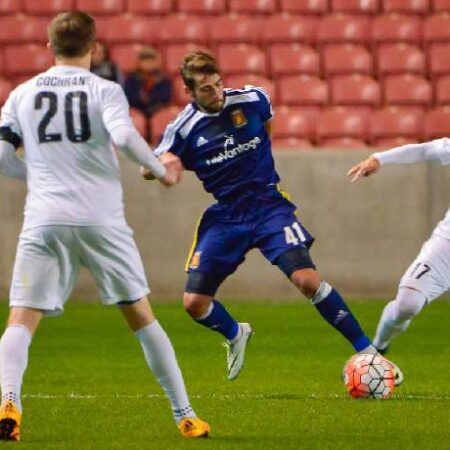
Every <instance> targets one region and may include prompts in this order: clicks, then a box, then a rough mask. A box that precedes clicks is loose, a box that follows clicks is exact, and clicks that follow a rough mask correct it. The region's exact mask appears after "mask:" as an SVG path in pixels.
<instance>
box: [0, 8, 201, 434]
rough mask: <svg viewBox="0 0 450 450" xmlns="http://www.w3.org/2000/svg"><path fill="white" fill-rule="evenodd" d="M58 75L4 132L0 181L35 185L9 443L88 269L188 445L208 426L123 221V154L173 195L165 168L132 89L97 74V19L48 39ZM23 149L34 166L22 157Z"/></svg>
mask: <svg viewBox="0 0 450 450" xmlns="http://www.w3.org/2000/svg"><path fill="white" fill-rule="evenodd" d="M48 34H49V48H50V49H51V51H52V52H53V54H54V57H55V65H54V66H53V67H51V68H50V69H49V70H48V71H46V72H44V73H41V74H39V75H37V76H35V77H34V78H32V79H31V80H29V81H27V82H26V83H24V84H22V85H20V86H18V87H17V88H16V89H15V90H14V91H13V92H12V93H11V94H10V96H9V98H8V100H7V102H6V104H5V106H4V108H3V110H2V114H1V120H0V172H1V173H2V174H4V175H7V176H10V177H14V178H18V179H21V180H26V182H27V185H28V195H27V199H26V205H25V214H24V215H25V219H24V224H23V229H22V231H21V234H20V239H19V244H18V248H17V255H16V262H15V266H14V273H13V279H12V283H11V293H10V306H11V310H10V315H9V318H8V324H7V328H6V330H5V332H4V334H3V336H2V338H1V341H0V384H1V391H2V400H1V406H0V440H19V438H20V422H21V415H22V408H21V402H20V391H21V385H22V379H23V375H24V372H25V369H26V366H27V359H28V348H29V345H30V343H31V339H32V336H33V334H34V332H35V331H36V329H37V327H38V325H39V322H40V320H41V318H42V316H43V315H55V314H60V313H62V311H63V307H64V303H65V302H66V300H67V299H68V297H69V295H70V294H71V292H72V289H73V286H74V283H75V281H76V278H77V275H78V272H79V269H80V267H81V266H85V267H87V269H88V270H89V271H90V272H91V274H92V275H93V277H94V279H95V281H96V283H97V286H98V289H99V291H100V295H101V299H102V302H103V303H104V304H115V305H118V306H119V309H120V311H121V312H122V314H123V315H124V317H125V319H126V321H127V323H128V325H129V326H130V328H131V329H132V331H133V332H134V333H135V335H136V337H137V338H138V340H139V341H140V343H141V346H142V348H143V352H144V356H145V359H146V361H147V363H148V365H149V367H150V368H151V370H152V371H153V373H154V374H155V376H156V378H157V379H158V381H159V383H160V384H161V386H162V388H163V389H164V391H165V392H166V394H167V396H168V398H169V400H170V403H171V406H172V410H173V415H174V418H175V420H176V422H177V425H178V427H179V429H180V432H181V434H182V435H183V436H186V437H199V436H205V435H207V434H208V432H209V425H208V424H207V423H206V422H204V421H202V420H201V419H199V418H198V417H197V416H196V414H195V412H194V411H193V409H192V408H191V406H190V403H189V399H188V396H187V393H186V389H185V386H184V381H183V377H182V374H181V371H180V369H179V367H178V363H177V361H176V357H175V353H174V350H173V347H172V345H171V343H170V341H169V339H168V337H167V335H166V334H165V332H164V330H163V329H162V327H161V326H160V324H159V323H158V321H157V320H156V319H155V316H154V315H153V312H152V310H151V307H150V305H149V303H148V300H147V298H146V296H147V294H148V293H149V292H150V291H149V288H148V285H147V280H146V276H145V272H144V268H143V265H142V261H141V258H140V255H139V252H138V250H137V247H136V244H135V242H134V239H133V237H132V231H131V229H130V228H129V227H128V225H127V223H126V220H125V216H124V210H123V202H122V187H121V182H120V172H119V166H118V160H117V157H116V155H115V153H114V150H113V147H112V144H113V143H114V145H115V146H116V147H117V148H119V149H120V150H121V151H122V152H123V153H124V154H125V155H126V156H127V157H129V158H131V159H132V160H133V161H135V162H137V163H138V164H140V165H142V166H143V167H145V168H146V169H147V170H150V171H151V172H152V173H153V175H154V176H155V177H156V178H158V179H159V181H160V182H162V183H163V184H165V185H171V184H174V183H175V182H176V178H177V175H176V173H175V172H174V171H173V170H171V169H170V168H167V169H166V168H165V167H164V166H163V165H162V164H161V163H160V162H159V161H158V160H157V158H156V157H155V156H153V154H152V152H151V150H150V149H149V147H148V146H147V144H146V142H145V141H144V140H143V139H142V137H141V136H140V135H139V133H138V132H137V131H136V129H135V127H134V126H133V124H132V122H131V119H130V116H129V110H128V103H127V101H126V98H125V95H124V93H123V91H122V88H121V87H120V86H119V85H118V84H115V83H113V82H110V81H106V80H103V79H101V78H99V77H98V76H96V75H94V74H92V73H90V72H89V68H90V62H91V55H92V52H93V51H94V50H95V23H94V20H93V19H92V18H91V17H90V16H89V15H87V14H84V13H83V12H80V11H69V12H65V13H62V14H59V15H58V16H56V17H55V18H54V19H53V21H52V23H51V24H50V26H49V29H48ZM20 145H23V147H24V151H25V158H24V160H22V159H20V158H18V157H17V156H16V155H15V150H16V148H17V147H19V146H20Z"/></svg>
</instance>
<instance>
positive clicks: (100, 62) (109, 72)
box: [91, 41, 123, 86]
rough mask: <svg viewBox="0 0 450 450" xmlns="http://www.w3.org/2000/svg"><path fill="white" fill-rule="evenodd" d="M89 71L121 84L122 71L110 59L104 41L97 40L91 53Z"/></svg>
mask: <svg viewBox="0 0 450 450" xmlns="http://www.w3.org/2000/svg"><path fill="white" fill-rule="evenodd" d="M91 72H93V73H95V74H96V75H98V76H99V77H102V78H105V79H106V80H111V81H115V82H116V83H119V84H120V85H122V86H123V75H122V72H121V71H120V69H119V67H118V66H117V64H115V63H114V62H112V61H111V57H110V55H109V48H108V46H107V45H106V44H105V43H104V42H101V41H97V46H96V49H95V52H94V53H93V55H92V63H91Z"/></svg>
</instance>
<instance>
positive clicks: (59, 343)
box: [0, 301, 450, 450]
mask: <svg viewBox="0 0 450 450" xmlns="http://www.w3.org/2000/svg"><path fill="white" fill-rule="evenodd" d="M225 303H226V302H225ZM351 305H352V308H353V310H354V312H355V313H356V315H357V316H358V318H359V319H360V321H361V323H362V324H363V326H364V328H366V329H367V330H368V332H369V333H373V331H374V328H375V325H376V323H377V320H378V317H379V314H380V312H381V310H382V307H383V303H382V302H366V303H362V302H352V304H351ZM228 306H229V309H230V310H231V312H232V313H233V314H234V315H235V316H236V317H237V318H238V319H239V320H241V321H250V322H251V323H252V325H253V327H254V330H255V335H254V337H253V339H252V342H251V343H250V346H249V349H248V353H247V359H246V365H245V368H244V371H243V372H242V373H241V375H240V377H239V378H238V379H237V380H236V381H233V382H229V381H227V380H226V377H225V349H223V348H222V347H221V343H222V340H221V337H220V336H219V335H217V334H215V333H211V332H210V331H209V330H206V329H204V328H202V327H200V326H198V325H195V324H194V323H192V321H191V320H190V319H189V318H188V317H187V316H186V314H185V313H184V312H183V311H182V308H181V305H169V306H167V305H159V306H158V305H157V306H155V308H154V309H155V311H156V313H157V316H158V317H159V319H160V321H161V323H162V324H163V325H164V327H165V328H166V330H167V332H168V333H169V335H170V337H171V339H172V341H173V343H174V346H175V348H176V351H177V355H178V360H179V362H180V365H181V367H182V369H183V372H184V377H185V380H186V383H187V386H188V389H189V392H190V394H191V400H192V404H193V406H194V408H195V409H196V411H197V413H198V414H199V416H201V417H202V418H205V419H207V420H208V421H209V422H210V424H211V427H212V433H211V437H210V438H208V439H204V440H187V439H183V438H182V437H181V436H179V434H178V431H177V429H176V428H175V426H174V423H173V421H172V418H171V414H170V409H169V405H168V403H167V401H166V399H165V398H164V396H163V395H162V392H161V390H160V389H159V386H158V385H157V383H156V381H155V380H154V378H153V376H152V375H151V373H150V372H149V371H148V370H147V367H146V365H145V363H144V361H143V358H142V357H141V351H140V347H139V345H138V343H137V341H136V340H135V338H134V336H133V335H132V334H131V333H130V332H129V331H128V329H127V328H126V326H125V323H124V322H123V320H122V318H121V316H120V314H119V313H118V312H117V311H116V310H115V308H114V307H108V308H106V307H101V306H99V305H89V304H83V303H81V304H80V303H77V302H72V303H70V304H69V305H68V307H67V310H66V313H65V314H64V316H63V317H61V318H49V319H45V320H44V321H43V323H42V325H41V328H40V329H39V331H38V333H37V335H36V337H35V339H34V342H33V345H32V348H31V353H30V361H29V368H28V371H27V373H26V377H25V384H24V388H23V394H24V398H23V406H24V418H23V426H22V441H21V443H19V444H7V443H3V444H2V445H0V446H1V447H4V448H13V447H15V448H17V446H19V447H20V448H35V449H53V448H55V449H56V448H73V449H84V448H95V449H128V448H130V449H157V450H159V449H170V450H172V449H213V450H220V449H230V450H231V449H232V450H235V449H270V450H275V449H333V450H335V449H363V450H366V449H409V448H410V449H433V448H436V449H444V448H450V419H449V415H450V384H449V381H450V377H449V368H450V367H449V361H450V358H449V356H450V345H449V334H448V322H449V318H450V308H449V306H450V305H449V304H448V303H447V302H444V301H441V302H436V304H433V305H432V306H431V307H429V308H427V310H426V311H424V313H423V314H421V315H420V316H419V317H418V318H417V319H416V320H415V322H414V323H413V325H412V326H411V328H410V329H409V330H408V332H407V333H406V334H404V335H402V336H401V337H399V338H398V339H397V341H396V342H395V345H394V346H393V348H392V352H391V354H390V356H391V358H392V359H393V360H395V361H396V362H397V363H398V364H399V365H400V366H401V368H402V369H403V371H404V374H405V383H404V385H403V386H402V387H401V388H398V389H397V390H396V391H395V393H394V394H395V395H394V397H393V398H391V399H390V400H387V401H374V400H358V401H357V400H354V399H352V398H350V397H349V396H348V395H347V394H346V392H345V389H344V386H343V383H342V381H341V379H340V371H341V369H342V366H343V364H344V362H345V361H346V359H347V358H348V357H349V356H350V355H351V354H352V349H351V347H350V346H349V345H348V344H347V342H346V341H345V340H344V339H343V338H342V337H341V336H339V335H338V334H337V333H336V332H335V331H334V330H332V329H331V327H329V326H328V325H327V324H325V323H324V322H323V321H322V319H321V318H320V317H319V316H318V314H317V313H316V312H315V311H314V308H312V307H311V306H309V305H308V304H307V303H306V302H301V303H297V304H270V303H258V304H245V303H235V304H228ZM0 311H1V313H2V316H6V314H7V307H6V304H4V303H2V305H1V306H0Z"/></svg>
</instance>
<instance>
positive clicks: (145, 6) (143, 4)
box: [126, 0, 175, 16]
mask: <svg viewBox="0 0 450 450" xmlns="http://www.w3.org/2000/svg"><path fill="white" fill-rule="evenodd" d="M174 1H175V0H126V9H127V11H128V12H130V13H132V14H149V15H152V16H154V15H155V16H162V15H166V14H170V13H171V12H173V10H174Z"/></svg>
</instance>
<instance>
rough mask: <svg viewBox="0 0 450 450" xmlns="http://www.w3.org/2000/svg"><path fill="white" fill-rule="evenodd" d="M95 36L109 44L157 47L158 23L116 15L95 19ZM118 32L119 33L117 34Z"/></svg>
mask: <svg viewBox="0 0 450 450" xmlns="http://www.w3.org/2000/svg"><path fill="white" fill-rule="evenodd" d="M96 22H97V34H98V36H99V38H100V39H103V40H104V41H106V42H108V43H109V44H112V45H114V44H119V43H129V44H133V43H141V44H152V45H157V44H158V42H159V35H160V30H159V21H158V20H157V19H153V18H150V17H146V16H131V15H118V16H113V17H108V18H104V17H101V18H99V19H97V21H96ZM118 30H120V32H118Z"/></svg>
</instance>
